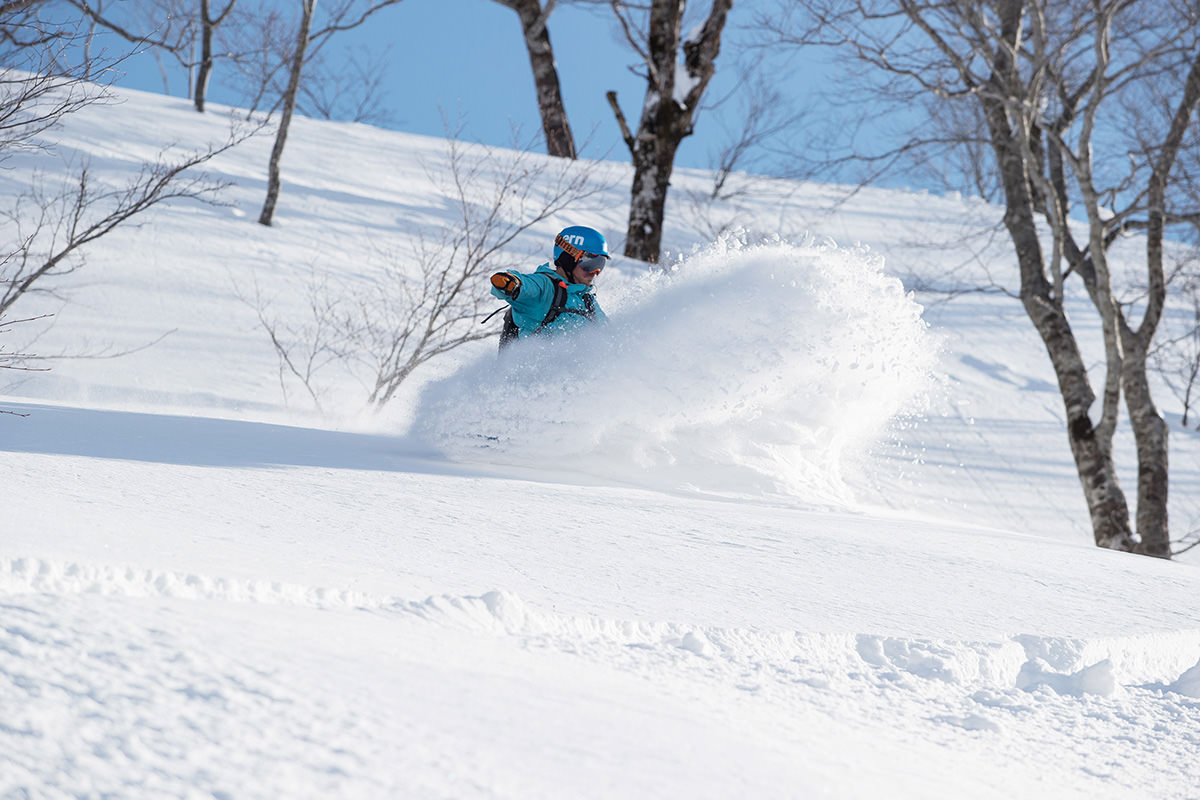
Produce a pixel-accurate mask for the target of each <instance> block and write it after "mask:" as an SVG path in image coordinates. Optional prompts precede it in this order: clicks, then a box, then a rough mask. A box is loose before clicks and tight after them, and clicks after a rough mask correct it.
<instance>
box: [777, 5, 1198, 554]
mask: <svg viewBox="0 0 1200 800" xmlns="http://www.w3.org/2000/svg"><path fill="white" fill-rule="evenodd" d="M790 5H792V6H793V7H794V6H795V5H796V4H794V3H793V4H790ZM810 6H811V8H812V12H813V17H812V19H813V20H814V21H815V25H814V26H813V27H812V28H810V29H809V31H808V32H807V35H806V36H805V37H804V38H805V40H806V41H810V42H811V41H819V40H821V38H822V36H825V37H828V39H827V40H829V39H835V40H839V41H841V42H844V43H845V46H847V47H849V48H851V50H852V51H853V53H854V54H855V56H856V57H857V58H858V59H860V61H861V62H862V63H865V64H868V65H870V66H871V67H873V68H874V69H875V70H876V71H877V72H878V73H880V74H884V75H886V76H888V81H890V82H885V83H886V84H887V86H888V88H889V89H890V88H891V86H892V85H893V84H903V85H905V86H907V87H908V89H909V91H915V92H919V93H921V94H923V95H924V96H925V97H926V98H928V99H929V100H930V101H931V102H937V103H939V104H951V103H956V102H965V103H967V104H970V105H972V106H973V107H974V108H975V109H976V110H977V112H978V114H979V117H980V118H981V119H982V120H983V121H984V123H985V125H986V127H985V129H984V131H985V133H986V138H985V140H986V143H987V145H988V147H989V150H990V152H991V154H992V158H993V159H994V169H995V171H996V174H997V175H998V177H999V180H1000V184H1001V186H1002V191H1003V198H1004V205H1005V215H1004V224H1005V228H1006V229H1007V231H1008V234H1009V237H1010V239H1011V242H1012V246H1013V249H1014V252H1015V255H1016V260H1017V264H1018V268H1019V274H1020V285H1021V290H1020V299H1021V301H1022V303H1023V305H1024V307H1025V310H1026V313H1027V315H1028V317H1029V319H1030V321H1031V322H1032V323H1033V325H1034V327H1035V328H1036V329H1037V331H1038V333H1039V334H1040V335H1041V338H1042V341H1043V343H1044V345H1045V347H1046V351H1047V354H1048V355H1049V357H1050V361H1051V364H1052V365H1053V367H1054V371H1055V374H1056V376H1057V378H1058V385H1059V389H1060V392H1061V394H1062V398H1063V402H1064V405H1065V409H1066V417H1067V429H1068V431H1067V432H1068V441H1069V443H1070V446H1071V452H1072V454H1073V456H1074V458H1075V464H1076V468H1077V471H1078V474H1079V479H1080V482H1081V485H1082V487H1083V492H1084V497H1085V499H1086V501H1087V505H1088V509H1089V512H1090V515H1091V521H1092V528H1093V531H1094V536H1095V541H1096V544H1097V545H1099V546H1101V547H1109V548H1113V549H1118V550H1128V551H1136V552H1140V553H1145V554H1148V555H1154V556H1160V557H1164V558H1169V557H1170V546H1169V539H1168V535H1167V533H1168V531H1167V506H1166V501H1167V429H1166V425H1165V423H1164V421H1163V419H1162V416H1161V414H1159V412H1158V410H1157V408H1156V407H1155V405H1154V403H1153V400H1152V398H1151V395H1150V390H1149V383H1148V381H1147V379H1146V355H1147V352H1148V350H1149V347H1150V342H1151V341H1152V340H1153V336H1154V333H1155V331H1156V329H1157V326H1158V322H1159V320H1160V318H1161V314H1162V308H1163V302H1164V297H1165V280H1164V276H1163V266H1162V244H1163V230H1164V226H1165V224H1166V223H1167V222H1170V221H1174V220H1176V219H1177V218H1178V216H1179V215H1178V214H1177V213H1176V212H1175V211H1174V210H1172V209H1170V208H1169V207H1168V203H1169V201H1170V200H1171V199H1172V197H1173V196H1172V194H1171V192H1170V187H1171V182H1172V179H1173V170H1174V168H1175V165H1176V163H1177V157H1178V155H1179V152H1180V149H1181V147H1182V144H1183V142H1184V134H1185V132H1186V130H1187V127H1188V123H1189V121H1190V120H1191V118H1192V116H1193V115H1194V114H1195V112H1196V109H1197V107H1198V106H1200V39H1198V37H1197V33H1200V31H1198V29H1197V20H1196V18H1195V16H1194V9H1193V8H1190V7H1188V6H1185V5H1183V4H1172V5H1170V6H1169V7H1167V8H1163V7H1162V5H1161V4H1156V5H1155V8H1154V10H1153V12H1152V13H1150V12H1149V8H1148V4H1147V3H1145V2H1140V1H1139V0H1096V2H1093V3H1089V4H1087V5H1086V6H1082V5H1073V4H1062V3H1054V2H1050V1H1049V0H933V1H932V2H915V1H914V0H905V2H902V3H900V4H899V5H896V4H893V3H888V2H874V1H873V0H866V1H863V2H857V1H855V2H842V1H841V0H834V2H823V1H822V2H813V3H811V4H810ZM1164 85H1170V86H1171V87H1172V88H1171V91H1169V92H1166V95H1169V96H1170V102H1169V103H1158V104H1156V105H1154V107H1153V109H1152V111H1153V113H1147V114H1146V115H1145V116H1144V118H1143V120H1142V122H1143V124H1144V127H1143V128H1141V129H1140V130H1139V131H1138V134H1139V136H1140V137H1141V138H1140V140H1137V141H1131V140H1130V138H1129V137H1128V136H1122V134H1123V133H1127V132H1128V131H1129V130H1130V129H1129V127H1128V119H1127V117H1126V116H1125V115H1124V112H1126V111H1127V110H1128V109H1130V108H1135V107H1143V108H1144V106H1142V104H1141V103H1139V102H1138V101H1139V100H1144V99H1145V98H1147V97H1150V96H1152V95H1154V94H1155V93H1156V92H1160V91H1161V87H1163V86H1164ZM1152 88H1153V91H1152ZM1159 96H1160V97H1161V96H1162V95H1161V94H1160V95H1159ZM968 116H971V115H968ZM928 135H929V137H930V141H933V142H937V143H938V144H943V145H944V144H945V142H946V141H947V137H945V136H941V137H939V136H938V134H937V132H934V131H930V132H929V134H928ZM1104 148H1111V149H1108V150H1104ZM1102 150H1103V152H1101V151H1102ZM1106 156H1107V157H1106ZM1116 165H1123V169H1117V168H1116ZM1076 210H1078V212H1080V213H1082V214H1084V215H1085V216H1086V219H1087V231H1086V233H1087V237H1086V239H1085V240H1083V241H1082V242H1081V241H1077V240H1076V238H1075V234H1074V231H1073V229H1072V226H1071V217H1072V214H1073V213H1074V212H1075V211H1076ZM1040 225H1043V226H1045V228H1046V229H1047V230H1048V231H1049V232H1050V247H1049V252H1047V250H1046V248H1045V247H1044V245H1043V242H1042V239H1041V236H1040V230H1041V229H1040V227H1039V226H1040ZM1131 229H1139V230H1145V231H1146V234H1147V238H1146V241H1147V255H1146V263H1145V274H1146V284H1147V291H1146V295H1145V300H1144V303H1143V308H1142V319H1141V321H1140V322H1139V323H1137V324H1136V325H1135V324H1134V323H1133V322H1132V321H1131V320H1130V318H1129V317H1128V315H1127V309H1126V308H1124V307H1123V306H1122V304H1121V303H1120V302H1119V301H1118V299H1117V294H1116V287H1115V280H1114V276H1113V274H1112V270H1111V268H1110V264H1109V259H1108V251H1109V248H1110V247H1111V245H1112V244H1113V243H1114V242H1115V241H1116V240H1117V239H1118V238H1119V237H1120V236H1121V234H1122V232H1123V231H1128V230H1131ZM1072 279H1080V280H1082V282H1083V285H1084V287H1085V288H1086V290H1087V294H1088V296H1089V297H1090V299H1091V301H1092V305H1093V306H1094V308H1095V309H1096V312H1097V315H1098V317H1099V319H1100V323H1101V328H1102V330H1103V333H1104V339H1103V340H1104V347H1105V361H1104V364H1105V368H1106V369H1105V375H1104V378H1103V383H1102V384H1101V385H1100V386H1099V387H1098V388H1099V396H1097V391H1096V388H1094V387H1093V384H1092V382H1091V380H1090V378H1089V376H1088V370H1087V365H1086V361H1085V359H1084V356H1083V354H1082V351H1081V348H1080V345H1079V342H1078V340H1077V338H1076V336H1075V334H1074V332H1073V330H1072V328H1071V325H1070V322H1069V319H1068V316H1067V313H1066V309H1065V286H1066V282H1067V281H1068V280H1072ZM1122 396H1124V398H1125V402H1126V407H1127V409H1128V412H1129V416H1130V419H1131V420H1132V425H1133V431H1134V436H1135V440H1136V444H1137V457H1138V476H1139V478H1138V503H1137V534H1138V535H1137V536H1136V537H1135V536H1134V533H1133V529H1132V526H1131V524H1130V514H1129V509H1128V505H1127V503H1126V499H1125V494H1124V492H1123V491H1122V489H1121V487H1120V485H1119V483H1118V481H1117V475H1116V463H1115V460H1114V454H1113V447H1112V442H1113V435H1114V432H1115V430H1116V426H1117V420H1118V416H1119V414H1118V412H1119V402H1120V398H1121V397H1122ZM1097 399H1099V400H1100V408H1099V419H1098V420H1097V421H1095V422H1094V421H1093V417H1092V414H1091V412H1092V407H1093V405H1094V403H1095V402H1096V400H1097Z"/></svg>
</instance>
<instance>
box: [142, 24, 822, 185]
mask: <svg viewBox="0 0 1200 800" xmlns="http://www.w3.org/2000/svg"><path fill="white" fill-rule="evenodd" d="M264 1H265V0H242V2H264ZM761 5H762V4H761V3H755V2H753V0H750V1H749V2H743V3H741V4H735V6H734V12H733V14H731V16H730V20H729V26H728V27H727V31H726V36H725V39H724V42H723V50H722V53H721V55H720V57H719V58H718V69H717V77H716V79H714V81H713V83H712V84H711V85H710V88H709V92H708V94H707V95H706V100H707V101H710V102H711V101H712V100H714V99H716V98H718V97H721V96H729V95H731V93H735V92H736V91H737V82H738V80H737V70H735V69H734V68H733V67H734V64H735V62H736V60H737V59H738V57H740V56H744V54H745V53H744V50H743V49H742V48H739V47H738V46H737V45H736V43H735V39H736V37H737V36H738V33H737V28H738V27H740V26H743V25H746V24H748V22H749V20H750V17H751V15H752V13H753V12H754V11H755V10H756V8H758V7H760V6H761ZM693 6H694V7H695V8H694V9H693V10H692V11H691V13H692V14H695V15H698V14H700V13H707V8H708V4H707V3H693ZM550 35H551V39H552V43H553V45H554V48H555V56H556V60H557V63H558V69H559V76H560V80H561V82H562V85H563V94H564V97H565V102H566V106H567V113H568V116H569V118H570V122H571V126H572V128H573V130H574V133H575V138H576V141H577V146H578V147H579V148H580V149H581V151H582V153H583V155H585V156H588V157H593V158H608V159H613V160H628V157H629V154H628V151H627V150H626V147H625V144H624V142H623V141H622V140H621V137H620V131H619V129H618V126H617V123H616V121H615V119H614V117H613V114H612V111H611V109H610V108H609V106H608V103H607V101H606V99H605V92H606V91H608V90H610V89H614V90H616V91H617V92H618V95H619V98H620V101H621V105H622V108H623V109H624V112H625V116H626V118H627V119H628V120H629V122H630V124H631V125H636V123H637V118H638V116H639V115H640V110H641V103H642V99H643V96H644V92H645V81H644V80H642V79H641V78H639V77H638V76H636V75H634V74H633V73H632V72H631V71H630V67H631V66H633V65H634V64H635V63H636V56H635V54H634V53H633V51H632V50H631V49H630V48H629V46H628V44H627V43H626V42H625V40H624V38H623V36H622V35H621V33H620V31H619V29H618V27H617V25H616V24H615V22H614V20H613V16H612V14H611V12H609V11H608V10H607V9H605V8H600V9H595V10H591V11H587V10H583V9H580V8H577V7H573V6H571V5H569V4H566V3H561V4H560V5H559V8H558V9H557V10H556V11H555V13H554V15H553V16H552V17H551V20H550ZM339 37H340V38H339V39H338V40H337V42H338V43H339V44H340V46H342V47H354V48H357V47H368V48H371V49H373V50H376V51H380V52H382V51H383V50H384V49H385V48H387V47H388V46H389V45H390V48H391V49H390V55H389V57H388V63H389V72H388V80H387V89H386V91H387V97H386V99H387V106H388V110H389V113H390V116H391V117H392V122H391V123H390V125H389V127H395V128H397V129H399V130H404V131H409V132H413V133H421V134H429V135H434V136H440V135H443V134H444V131H445V127H444V122H443V114H445V115H446V116H448V117H449V118H450V119H451V120H452V121H453V120H454V119H456V118H457V117H458V116H459V114H461V115H462V116H463V119H464V121H465V124H466V129H465V134H464V135H465V137H466V138H468V139H474V140H479V141H484V142H487V143H490V144H509V143H511V141H512V138H513V133H512V131H513V128H514V126H516V127H517V128H519V130H520V131H521V134H522V136H523V138H526V139H527V138H529V137H530V136H532V135H534V134H536V133H537V132H538V131H540V128H541V124H540V120H539V117H538V112H537V103H536V97H535V94H534V87H533V78H532V75H531V73H530V67H529V59H528V56H527V54H526V51H525V45H524V41H523V39H522V36H521V27H520V23H519V21H518V19H517V15H516V13H515V12H513V11H512V10H510V9H508V8H505V7H503V6H501V5H500V4H498V3H496V2H493V0H405V1H404V2H402V3H400V4H399V5H398V6H395V7H392V8H388V9H384V10H383V11H382V12H381V13H379V14H378V15H376V16H375V17H374V18H372V20H371V22H370V23H369V24H368V25H367V26H365V27H364V28H362V29H360V30H358V31H354V32H350V33H346V34H340V35H339ZM125 69H126V71H127V74H126V76H125V77H124V78H122V79H121V80H120V81H119V82H118V83H119V84H121V85H125V86H129V87H132V88H138V89H146V90H150V91H157V92H162V91H164V87H163V79H162V75H161V73H160V70H159V68H158V66H157V65H156V64H155V63H154V61H153V59H151V58H150V57H148V56H144V57H141V58H137V59H132V60H130V61H129V62H126V65H125ZM220 69H221V68H220V67H218V70H220ZM226 69H227V67H226ZM169 78H170V91H171V93H172V94H176V95H183V94H185V93H186V79H185V77H184V75H183V72H182V70H178V69H177V70H176V71H175V72H174V73H172V74H170V75H169ZM777 79H778V81H779V82H781V83H782V84H784V86H785V91H787V92H789V93H790V94H791V96H793V97H798V98H799V97H801V96H803V95H804V94H805V93H806V92H807V91H808V88H809V86H808V82H807V81H806V79H805V76H804V75H802V74H800V73H799V72H790V71H788V72H784V73H782V74H778V75H777ZM220 80H221V73H220V71H218V72H217V74H216V75H215V77H214V82H213V83H212V85H211V86H210V94H209V96H210V99H211V101H212V102H218V103H222V102H224V103H229V102H232V101H233V96H232V95H230V93H229V92H228V91H227V90H223V89H222V87H221V85H220ZM737 112H738V109H737V104H736V98H735V99H734V101H731V102H728V103H727V104H726V106H725V107H724V108H723V109H722V111H721V112H720V113H719V114H718V113H716V112H712V113H707V114H705V115H704V116H702V117H701V118H700V120H699V122H698V124H697V129H696V133H695V135H693V136H692V137H690V138H689V139H687V140H685V142H684V144H683V146H682V147H681V149H680V152H679V155H678V158H677V160H676V165H677V166H688V167H701V168H704V167H708V166H709V165H710V164H711V163H712V156H711V154H712V153H713V152H715V151H716V150H717V149H719V147H720V145H721V144H722V142H723V140H724V139H726V138H727V137H728V133H726V132H725V131H723V130H722V125H723V124H724V125H726V126H728V125H729V124H730V123H729V122H728V121H727V120H731V119H734V118H736V116H737Z"/></svg>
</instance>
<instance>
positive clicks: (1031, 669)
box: [1017, 658, 1118, 697]
mask: <svg viewBox="0 0 1200 800" xmlns="http://www.w3.org/2000/svg"><path fill="white" fill-rule="evenodd" d="M1039 686H1047V687H1049V688H1050V689H1053V690H1054V691H1055V692H1057V693H1058V694H1065V695H1073V696H1075V697H1082V696H1083V695H1085V694H1094V695H1099V696H1101V697H1111V696H1112V695H1113V694H1115V693H1116V691H1117V688H1118V687H1117V679H1116V675H1115V674H1114V672H1113V663H1112V661H1111V660H1110V659H1107V658H1106V659H1104V660H1103V661H1099V662H1097V663H1095V664H1092V665H1091V666H1090V667H1084V668H1083V669H1081V670H1079V671H1078V672H1074V673H1071V674H1069V675H1067V674H1063V673H1061V672H1054V671H1053V670H1051V669H1050V668H1049V667H1048V665H1047V664H1046V663H1045V662H1044V661H1042V660H1040V659H1033V660H1031V661H1027V662H1025V665H1024V666H1023V667H1021V674H1020V675H1018V676H1017V688H1018V689H1024V690H1025V691H1032V690H1033V689H1036V688H1037V687H1039Z"/></svg>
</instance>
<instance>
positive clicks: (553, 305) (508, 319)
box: [485, 280, 596, 350]
mask: <svg viewBox="0 0 1200 800" xmlns="http://www.w3.org/2000/svg"><path fill="white" fill-rule="evenodd" d="M581 296H582V297H583V305H584V310H583V311H580V310H578V309H574V308H567V307H566V306H567V284H565V283H563V282H562V281H561V280H555V281H554V299H553V300H552V301H550V310H549V311H547V312H546V318H545V319H543V320H542V324H541V325H538V326H537V329H536V330H535V331H534V334H538V333H541V332H542V329H543V328H545V327H546V326H547V325H549V324H550V323H551V322H554V320H556V319H558V315H559V314H578V315H579V316H581V317H584V318H585V319H589V320H590V319H595V317H596V298H594V297H592V294H591V292H588V293H586V294H584V295H581ZM485 321H486V320H485ZM520 335H521V329H520V328H518V327H517V323H515V322H513V317H512V307H511V306H510V307H509V309H508V310H507V311H505V312H504V328H503V329H502V330H501V331H500V349H501V350H503V349H504V348H506V347H508V346H509V345H510V344H512V343H513V342H515V341H516V340H517V338H518V337H520Z"/></svg>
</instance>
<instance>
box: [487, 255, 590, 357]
mask: <svg viewBox="0 0 1200 800" xmlns="http://www.w3.org/2000/svg"><path fill="white" fill-rule="evenodd" d="M509 274H510V275H516V276H517V277H518V278H520V280H521V291H520V292H519V293H518V294H517V296H516V297H515V298H512V299H510V298H508V297H506V296H505V295H504V293H503V292H501V291H500V290H499V289H497V288H496V287H495V286H493V287H492V294H493V295H494V296H496V297H499V298H500V299H501V300H503V301H505V302H506V303H508V304H509V305H511V306H512V316H513V322H515V323H516V324H517V327H518V328H520V329H521V338H522V339H525V338H527V337H529V336H532V335H533V334H534V333H535V332H536V331H537V330H538V326H540V325H541V324H542V320H544V319H545V318H546V314H548V313H549V312H550V306H551V305H552V304H553V303H554V285H555V284H556V283H564V284H566V287H567V303H566V305H565V306H563V312H562V313H560V314H559V315H558V318H557V319H555V320H554V321H553V322H551V323H550V324H549V325H547V326H546V327H545V328H543V329H542V332H543V333H550V334H554V335H558V334H560V333H563V332H565V331H570V330H578V329H579V328H582V327H584V326H586V325H588V324H589V322H605V321H607V320H608V317H607V316H606V315H605V314H604V312H603V311H602V310H600V304H599V303H597V302H595V295H592V287H590V286H587V285H586V284H582V283H567V282H566V281H564V280H563V279H562V277H561V276H559V274H558V273H557V272H555V271H554V268H553V267H551V266H550V265H549V264H542V265H541V266H540V267H538V268H537V271H536V272H531V273H528V274H525V273H521V272H513V271H511V270H509ZM584 295H591V298H592V308H593V309H594V312H595V314H594V316H593V318H592V320H590V321H589V320H588V318H587V317H586V316H583V314H584V313H586V312H587V301H586V300H584V299H583V297H584ZM572 312H575V313H572Z"/></svg>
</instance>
